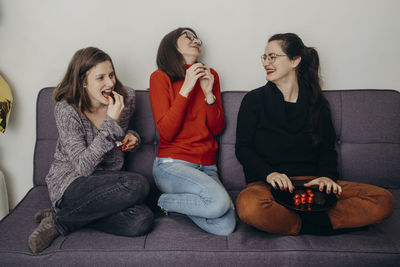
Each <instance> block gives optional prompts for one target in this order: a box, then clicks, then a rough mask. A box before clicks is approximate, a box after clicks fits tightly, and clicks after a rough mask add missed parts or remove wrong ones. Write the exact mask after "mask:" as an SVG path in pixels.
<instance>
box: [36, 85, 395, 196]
mask: <svg viewBox="0 0 400 267" xmlns="http://www.w3.org/2000/svg"><path fill="white" fill-rule="evenodd" d="M52 91H53V88H44V89H42V90H41V91H40V93H39V95H38V100H37V122H36V125H37V129H36V133H37V135H36V146H35V155H34V184H35V185H45V181H44V178H45V176H46V175H47V172H48V170H49V167H50V164H51V162H52V160H53V154H54V151H55V145H56V140H57V137H58V133H57V129H56V126H55V121H54V115H53V108H54V104H53V101H52V99H51V94H52ZM246 93H247V91H225V92H223V93H222V98H223V106H224V111H225V117H226V128H225V130H224V132H223V133H222V135H221V137H220V150H219V157H218V159H219V160H218V165H219V171H220V176H221V180H222V182H223V183H224V185H225V187H226V188H227V190H228V191H236V190H241V189H243V188H244V187H245V178H244V174H243V169H242V166H241V165H240V163H239V162H238V161H237V159H236V156H235V140H236V119H237V112H238V110H239V106H240V103H241V101H242V98H243V96H244V95H245V94H246ZM324 95H325V97H326V98H327V99H328V101H329V102H330V105H331V111H332V116H333V120H334V125H335V129H336V133H337V136H338V142H337V151H338V154H339V171H340V174H341V176H342V177H343V178H345V179H346V180H352V181H360V182H365V183H371V184H376V185H380V186H384V187H387V188H398V187H400V180H399V178H400V177H399V173H400V164H399V163H400V93H399V92H396V91H393V90H346V91H325V92H324ZM132 128H133V129H135V130H136V131H137V132H138V133H139V134H140V136H141V138H142V145H141V147H140V148H139V149H138V150H137V151H136V152H135V153H126V155H127V158H126V164H125V168H126V169H127V170H129V171H134V172H138V173H141V174H143V175H145V176H147V177H148V178H149V179H150V180H151V182H152V183H154V182H153V181H152V165H153V160H154V158H155V156H156V153H157V140H158V138H157V131H156V129H155V126H154V121H153V116H152V112H151V108H150V101H149V97H148V91H136V111H135V115H134V117H133V119H132Z"/></svg>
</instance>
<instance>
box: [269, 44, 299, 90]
mask: <svg viewBox="0 0 400 267" xmlns="http://www.w3.org/2000/svg"><path fill="white" fill-rule="evenodd" d="M281 43H282V41H271V42H269V43H268V44H267V46H266V47H265V55H273V54H275V55H279V56H277V57H276V58H275V59H272V60H268V59H266V60H265V61H264V64H263V65H264V69H265V70H266V72H267V81H270V82H273V83H275V84H276V83H279V82H281V81H287V80H290V79H293V78H295V79H296V68H297V66H298V65H299V63H300V60H301V58H300V57H298V58H296V59H293V60H291V59H290V58H289V57H288V56H287V55H286V53H285V52H284V51H283V50H282V46H281ZM281 55H284V56H281Z"/></svg>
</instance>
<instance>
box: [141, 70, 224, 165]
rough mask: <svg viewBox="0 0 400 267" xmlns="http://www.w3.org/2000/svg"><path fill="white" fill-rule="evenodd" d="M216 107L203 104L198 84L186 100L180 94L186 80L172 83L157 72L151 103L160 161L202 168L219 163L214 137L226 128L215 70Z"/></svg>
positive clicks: (152, 85) (161, 72)
mask: <svg viewBox="0 0 400 267" xmlns="http://www.w3.org/2000/svg"><path fill="white" fill-rule="evenodd" d="M211 73H212V74H213V75H214V86H213V94H214V95H215V97H216V103H214V105H208V104H207V103H206V102H205V101H204V98H205V96H204V93H203V91H202V89H201V87H200V83H199V82H197V83H196V84H195V86H194V88H193V90H192V91H191V92H190V94H189V96H188V97H187V98H186V97H184V96H182V95H181V94H179V91H180V89H181V87H182V85H183V80H181V81H177V82H173V83H171V80H170V79H169V77H168V75H167V74H165V73H164V72H163V71H161V70H156V71H155V72H153V73H152V74H151V76H150V94H149V95H150V103H151V109H152V111H153V117H154V121H155V124H156V128H157V130H158V133H159V134H160V141H159V144H158V154H157V157H162V158H164V157H171V158H174V159H181V160H185V161H188V162H191V163H195V164H200V165H213V164H215V163H216V151H217V149H218V144H217V141H216V140H215V138H214V137H215V136H216V135H218V134H220V133H221V132H222V130H223V129H224V127H225V118H224V112H223V110H222V103H221V89H220V86H219V77H218V74H217V72H216V71H215V70H213V69H211Z"/></svg>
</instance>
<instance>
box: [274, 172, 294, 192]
mask: <svg viewBox="0 0 400 267" xmlns="http://www.w3.org/2000/svg"><path fill="white" fill-rule="evenodd" d="M267 183H269V184H271V185H272V187H273V188H275V189H276V187H277V186H279V188H280V189H281V190H287V189H289V191H290V193H293V189H294V186H293V184H292V181H290V179H289V177H287V175H286V174H283V173H279V172H273V173H270V174H269V175H268V176H267Z"/></svg>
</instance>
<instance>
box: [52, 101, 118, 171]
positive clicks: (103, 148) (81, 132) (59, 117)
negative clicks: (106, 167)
mask: <svg viewBox="0 0 400 267" xmlns="http://www.w3.org/2000/svg"><path fill="white" fill-rule="evenodd" d="M54 115H55V119H56V125H57V129H58V134H59V141H60V144H61V146H63V147H64V151H65V152H66V154H67V157H68V159H69V161H70V162H71V164H72V166H73V167H74V169H75V171H76V173H77V175H79V176H88V175H90V174H92V173H93V172H94V171H95V169H96V167H97V166H98V165H99V164H100V162H101V161H102V159H103V157H104V155H105V154H106V153H107V152H108V151H110V150H111V149H113V148H114V147H115V140H117V139H118V140H119V139H121V138H122V137H123V136H124V131H123V129H122V128H121V127H120V126H119V125H118V123H117V122H115V121H114V120H113V119H112V118H111V117H109V116H107V117H106V119H105V120H104V121H103V123H102V124H101V125H100V129H99V132H98V134H97V135H96V136H95V138H94V139H93V142H92V143H91V144H90V145H87V143H86V141H85V134H86V133H85V129H84V127H83V125H82V122H81V120H80V117H79V115H78V113H77V111H76V110H75V109H74V108H73V107H72V106H71V105H69V104H67V103H66V102H63V103H61V102H59V103H57V104H56V106H55V109H54Z"/></svg>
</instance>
